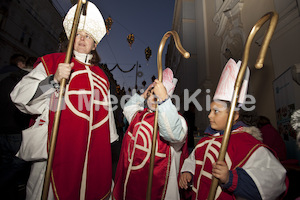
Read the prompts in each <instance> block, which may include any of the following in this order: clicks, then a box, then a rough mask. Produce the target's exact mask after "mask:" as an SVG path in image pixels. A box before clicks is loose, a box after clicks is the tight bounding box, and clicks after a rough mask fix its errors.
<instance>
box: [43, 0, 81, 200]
mask: <svg viewBox="0 0 300 200" xmlns="http://www.w3.org/2000/svg"><path fill="white" fill-rule="evenodd" d="M85 3H86V0H78V3H77V8H76V12H75V16H74V20H73V25H72V30H71V36H70V40H69V44H68V49H67V52H66V57H65V60H64V63H70V61H71V56H72V52H73V47H74V40H75V36H76V33H77V28H78V23H79V18H80V13H81V10H82V6H83V4H85ZM65 87H66V79H62V80H61V82H60V91H59V97H58V103H57V110H56V112H55V116H54V121H53V127H52V133H51V139H50V147H49V153H48V162H47V167H46V172H45V179H44V185H43V192H42V200H46V199H47V197H48V193H49V186H50V176H51V170H52V163H53V158H54V152H55V146H56V139H57V132H58V126H59V120H60V113H61V107H62V102H63V96H64V90H65Z"/></svg>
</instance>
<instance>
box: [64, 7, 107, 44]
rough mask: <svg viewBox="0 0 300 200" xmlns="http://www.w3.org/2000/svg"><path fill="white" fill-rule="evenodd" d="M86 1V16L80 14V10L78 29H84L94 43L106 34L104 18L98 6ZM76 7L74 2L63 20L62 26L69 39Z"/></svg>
mask: <svg viewBox="0 0 300 200" xmlns="http://www.w3.org/2000/svg"><path fill="white" fill-rule="evenodd" d="M86 3H87V8H86V16H84V15H82V12H81V14H80V20H79V23H78V31H85V32H86V33H87V34H89V35H90V36H91V37H92V38H93V39H94V41H95V42H96V44H98V43H99V42H100V41H101V39H102V38H103V37H104V35H105V34H106V27H105V23H104V19H103V17H102V15H101V13H100V11H99V10H98V8H97V7H96V6H95V5H94V4H93V3H92V2H89V1H87V2H86ZM76 8H77V4H75V5H74V6H73V7H72V8H71V9H70V10H69V11H68V13H67V15H66V16H65V19H64V22H63V26H64V29H65V32H66V35H67V37H68V39H70V35H71V30H72V26H73V20H74V16H75V12H76Z"/></svg>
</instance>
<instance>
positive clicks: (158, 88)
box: [154, 79, 169, 102]
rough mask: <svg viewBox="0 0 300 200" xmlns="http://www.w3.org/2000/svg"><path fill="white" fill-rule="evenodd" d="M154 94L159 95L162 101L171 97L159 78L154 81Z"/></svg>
mask: <svg viewBox="0 0 300 200" xmlns="http://www.w3.org/2000/svg"><path fill="white" fill-rule="evenodd" d="M154 94H155V95H156V96H157V97H158V99H159V101H160V102H162V101H164V100H166V99H167V98H168V97H169V96H168V93H167V90H166V88H165V86H164V85H163V84H162V82H160V81H159V80H158V79H156V80H155V81H154Z"/></svg>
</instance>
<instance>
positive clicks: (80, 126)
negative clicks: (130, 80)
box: [11, 2, 118, 200]
mask: <svg viewBox="0 0 300 200" xmlns="http://www.w3.org/2000/svg"><path fill="white" fill-rule="evenodd" d="M76 6H77V5H75V6H73V7H72V8H71V9H70V10H69V11H68V13H67V15H66V16H65V19H64V22H63V26H64V29H65V32H66V35H67V37H68V38H69V37H70V33H71V28H72V24H73V17H74V13H75V10H76ZM105 34H106V27H105V23H104V20H103V17H102V15H101V13H100V11H99V10H98V8H97V7H96V6H95V5H94V4H93V3H91V2H87V3H86V15H83V14H81V16H80V21H79V25H78V30H77V34H76V37H75V42H74V51H73V56H72V58H71V63H70V64H68V63H64V59H65V56H66V54H65V53H53V54H48V55H45V56H43V57H40V58H38V61H37V62H36V64H35V66H34V69H33V70H32V71H31V72H30V73H29V74H28V75H26V76H24V78H23V79H22V80H21V81H20V82H19V83H18V84H17V86H16V87H15V88H14V90H13V91H12V93H11V98H12V100H13V102H14V103H15V105H16V106H17V107H18V108H19V109H20V110H21V111H23V112H25V113H29V114H34V115H38V117H37V118H36V120H35V123H34V124H33V125H32V126H31V127H30V128H28V129H26V130H24V131H23V141H22V144H21V148H20V151H19V152H18V154H17V156H19V157H20V158H22V159H24V160H27V161H32V163H33V164H32V169H31V173H30V177H29V181H28V183H27V190H26V192H27V194H26V199H32V200H36V199H40V198H41V194H42V188H43V181H44V178H45V168H46V164H47V162H46V161H47V158H48V152H47V146H48V145H49V143H48V142H49V141H50V137H51V133H52V128H53V120H54V116H55V112H56V103H57V100H58V99H57V97H58V93H59V90H60V89H61V88H60V82H61V80H62V79H67V85H66V88H65V93H64V105H63V106H62V110H61V116H60V123H59V129H58V133H57V142H56V147H55V154H54V159H53V164H52V171H51V184H50V188H49V195H48V200H49V199H62V200H63V199H68V200H69V199H72V200H79V199H87V200H92V199H108V198H109V197H110V194H111V185H112V160H111V146H110V143H111V142H114V141H116V140H117V139H118V135H117V132H116V127H115V121H114V118H113V113H112V109H111V102H110V90H109V88H110V84H109V81H108V78H107V76H106V75H105V73H104V72H103V70H102V69H101V68H100V67H99V66H97V65H98V63H99V61H100V59H99V56H98V54H97V52H96V47H97V44H98V43H99V42H100V40H101V39H102V38H103V37H104V35H105Z"/></svg>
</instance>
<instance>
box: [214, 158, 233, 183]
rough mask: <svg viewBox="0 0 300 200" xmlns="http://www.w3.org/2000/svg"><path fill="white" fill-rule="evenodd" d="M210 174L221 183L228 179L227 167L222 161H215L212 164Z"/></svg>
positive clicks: (226, 181)
mask: <svg viewBox="0 0 300 200" xmlns="http://www.w3.org/2000/svg"><path fill="white" fill-rule="evenodd" d="M212 167H213V169H212V175H213V176H214V177H216V178H217V179H219V180H220V182H221V183H222V184H226V183H228V181H229V169H228V166H227V165H226V163H225V162H224V161H217V162H215V163H214V164H213V165H212Z"/></svg>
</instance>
